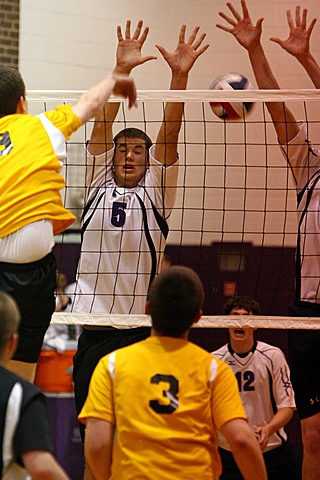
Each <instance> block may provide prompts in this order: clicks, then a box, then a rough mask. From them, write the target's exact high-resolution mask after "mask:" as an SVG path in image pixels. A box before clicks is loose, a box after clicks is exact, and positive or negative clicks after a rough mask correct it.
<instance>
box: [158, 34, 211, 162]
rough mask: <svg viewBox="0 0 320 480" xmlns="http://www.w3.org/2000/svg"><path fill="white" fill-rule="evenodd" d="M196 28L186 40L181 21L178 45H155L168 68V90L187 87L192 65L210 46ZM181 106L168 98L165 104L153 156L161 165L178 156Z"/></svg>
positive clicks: (180, 103) (181, 104) (173, 160)
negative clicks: (173, 46)
mask: <svg viewBox="0 0 320 480" xmlns="http://www.w3.org/2000/svg"><path fill="white" fill-rule="evenodd" d="M199 29H200V27H195V28H194V29H193V32H192V33H191V35H190V37H189V39H188V41H187V42H186V41H185V34H186V26H185V25H182V27H181V30H180V34H179V40H178V45H177V48H176V50H175V51H174V52H168V51H167V50H166V49H165V48H164V47H163V46H161V45H156V47H157V49H158V50H159V52H160V53H161V55H162V56H163V58H164V59H165V61H166V62H167V63H168V65H169V67H170V68H171V84H170V89H171V90H185V89H186V88H187V83H188V76H189V72H190V70H191V68H192V67H193V65H194V63H195V61H196V60H197V58H199V57H200V55H202V54H203V52H204V51H205V50H207V48H208V47H209V45H204V46H201V45H202V42H203V40H204V38H205V36H206V34H205V33H201V34H200V36H199V37H198V32H199ZM197 37H198V38H197ZM183 107H184V104H183V103H182V102H177V103H176V102H168V103H167V104H166V107H165V111H164V118H163V122H162V125H161V127H160V130H159V133H158V136H157V140H156V147H155V157H156V159H157V160H158V161H159V162H161V163H162V164H163V165H172V164H173V163H175V162H176V160H177V146H178V137H179V132H180V128H181V122H182V115H183Z"/></svg>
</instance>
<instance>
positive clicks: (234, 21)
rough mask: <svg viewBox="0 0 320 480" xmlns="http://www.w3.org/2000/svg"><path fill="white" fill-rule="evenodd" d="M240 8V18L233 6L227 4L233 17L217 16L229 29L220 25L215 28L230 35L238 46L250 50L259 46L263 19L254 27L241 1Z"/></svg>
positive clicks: (222, 14) (244, 3) (220, 13)
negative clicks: (227, 24)
mask: <svg viewBox="0 0 320 480" xmlns="http://www.w3.org/2000/svg"><path fill="white" fill-rule="evenodd" d="M241 6H242V17H241V15H240V13H239V12H238V11H237V10H236V9H235V8H234V6H233V4H232V3H231V2H228V3H227V7H228V8H229V10H230V11H231V13H232V15H233V17H230V16H228V15H226V14H225V13H224V12H219V15H220V17H222V18H223V19H224V20H225V21H226V22H227V23H229V25H231V27H227V26H225V25H221V24H217V25H216V27H218V28H220V30H224V31H225V32H228V33H231V34H232V35H233V36H234V37H235V38H236V39H237V41H238V42H239V43H240V45H242V46H243V47H244V48H245V49H247V50H250V49H251V48H254V47H256V46H257V45H260V38H261V32H262V22H263V18H259V20H257V23H256V25H254V24H253V23H252V21H251V18H250V14H249V10H248V8H247V4H246V1H245V0H241Z"/></svg>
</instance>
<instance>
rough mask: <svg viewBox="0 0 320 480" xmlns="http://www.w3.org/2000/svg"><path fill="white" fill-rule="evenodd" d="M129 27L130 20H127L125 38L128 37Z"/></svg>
mask: <svg viewBox="0 0 320 480" xmlns="http://www.w3.org/2000/svg"><path fill="white" fill-rule="evenodd" d="M130 27H131V20H127V23H126V32H125V37H126V39H128V38H130Z"/></svg>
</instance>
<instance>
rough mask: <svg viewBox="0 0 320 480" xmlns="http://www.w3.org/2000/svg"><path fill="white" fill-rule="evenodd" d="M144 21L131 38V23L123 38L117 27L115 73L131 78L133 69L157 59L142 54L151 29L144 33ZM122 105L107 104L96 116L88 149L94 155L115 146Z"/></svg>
mask: <svg viewBox="0 0 320 480" xmlns="http://www.w3.org/2000/svg"><path fill="white" fill-rule="evenodd" d="M142 25H143V22H142V20H139V22H138V23H137V26H136V29H135V31H134V33H133V35H132V36H131V21H130V20H127V23H126V28H125V34H124V37H123V34H122V30H121V27H120V26H119V25H118V27H117V36H118V46H117V52H116V66H115V68H114V71H113V72H114V73H115V74H118V75H122V76H127V77H128V76H129V75H130V73H131V71H132V70H133V68H135V67H137V66H138V65H142V64H144V63H146V62H148V61H149V60H154V59H156V58H157V57H155V56H153V55H147V56H143V55H142V53H141V50H142V47H143V44H144V42H145V41H146V39H147V36H148V33H149V27H145V28H144V30H143V31H142ZM119 106H120V104H119V103H117V102H112V103H107V105H106V106H105V108H104V109H102V110H100V111H99V112H98V114H97V115H96V119H95V123H94V127H93V130H92V134H91V138H90V140H89V144H88V148H89V152H90V153H91V154H92V155H99V154H101V153H104V152H106V151H107V150H110V149H111V148H112V146H113V130H112V127H113V122H114V120H115V118H116V116H117V113H118V110H119Z"/></svg>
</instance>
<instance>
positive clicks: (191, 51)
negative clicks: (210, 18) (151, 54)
mask: <svg viewBox="0 0 320 480" xmlns="http://www.w3.org/2000/svg"><path fill="white" fill-rule="evenodd" d="M199 30H200V27H195V28H194V29H193V31H192V33H191V35H190V37H189V39H188V41H187V42H186V41H185V35H186V25H182V27H181V30H180V34H179V40H178V45H177V48H176V49H175V50H174V51H173V52H168V51H167V50H166V49H165V48H164V47H163V46H162V45H156V47H157V49H158V50H159V52H160V53H161V55H162V56H163V58H164V59H165V61H166V62H167V63H168V65H169V66H170V68H171V70H172V73H173V74H177V75H181V76H187V75H188V73H189V71H190V70H191V68H192V66H193V64H194V63H195V61H196V60H197V58H199V57H200V55H202V54H203V53H204V52H205V51H206V50H207V48H208V47H209V45H208V44H207V45H203V46H202V47H201V44H202V42H203V40H204V38H205V36H206V34H205V33H201V34H200V36H199V37H198V32H199ZM197 37H198V38H197Z"/></svg>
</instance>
